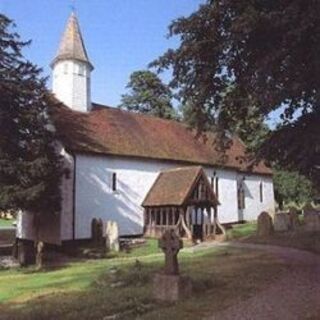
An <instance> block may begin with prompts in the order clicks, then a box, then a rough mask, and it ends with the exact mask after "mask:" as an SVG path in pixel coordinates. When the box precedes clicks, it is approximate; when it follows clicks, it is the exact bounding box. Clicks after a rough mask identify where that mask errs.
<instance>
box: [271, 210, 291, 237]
mask: <svg viewBox="0 0 320 320" xmlns="http://www.w3.org/2000/svg"><path fill="white" fill-rule="evenodd" d="M273 223H274V231H280V232H281V231H288V230H289V228H290V219H289V215H288V214H287V213H286V212H278V213H276V214H275V215H274V220H273Z"/></svg>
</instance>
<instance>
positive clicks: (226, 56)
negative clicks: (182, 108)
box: [151, 0, 320, 185]
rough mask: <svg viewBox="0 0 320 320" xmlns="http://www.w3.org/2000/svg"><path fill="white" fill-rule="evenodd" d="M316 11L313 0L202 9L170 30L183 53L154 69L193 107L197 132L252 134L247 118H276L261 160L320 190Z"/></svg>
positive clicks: (216, 2)
mask: <svg viewBox="0 0 320 320" xmlns="http://www.w3.org/2000/svg"><path fill="white" fill-rule="evenodd" d="M319 10H320V2H319V1H317V0H311V1H305V0H268V1H265V0H252V1H234V0H211V1H206V2H205V3H204V4H203V5H201V6H200V7H199V9H198V10H197V11H196V12H194V13H193V14H191V15H190V16H189V17H183V18H179V19H177V20H175V21H173V22H172V24H171V25H170V27H169V35H170V36H178V37H180V46H179V47H178V48H177V49H170V50H168V51H167V52H166V53H164V55H162V56H161V57H160V58H159V59H157V60H156V61H154V62H153V63H152V64H151V66H155V67H157V68H158V71H162V70H163V69H172V70H173V79H172V81H171V83H170V86H171V87H172V88H174V89H176V90H177V91H178V96H179V98H180V99H181V101H182V103H183V104H184V103H185V102H187V101H190V100H191V101H192V107H191V108H192V109H191V111H193V113H194V115H195V117H194V119H195V120H196V121H195V126H196V127H197V128H198V130H203V128H206V127H207V124H206V122H213V124H214V125H215V126H216V127H219V128H221V129H228V130H231V129H232V128H234V127H235V125H236V124H237V123H238V122H239V121H240V122H241V121H243V120H244V119H245V121H246V125H247V127H248V128H250V130H254V126H255V123H254V122H255V121H253V122H252V121H250V115H251V114H254V113H256V112H257V113H258V114H259V116H260V118H261V119H262V120H263V121H264V120H266V119H267V117H268V116H269V115H270V113H271V112H274V111H276V112H277V113H279V114H280V118H281V121H280V125H279V127H278V128H277V129H276V130H273V131H270V132H269V133H268V135H267V139H266V140H265V142H264V143H263V144H262V145H261V148H260V152H259V153H258V156H259V157H260V158H267V159H270V160H272V161H273V160H275V159H276V160H277V162H279V163H280V164H281V166H282V167H287V168H289V169H295V170H298V171H299V172H300V173H303V174H305V175H306V176H307V177H309V178H311V179H313V181H314V182H316V183H318V185H319V181H320V169H319V163H320V147H319V146H320V127H319V125H318V124H319V123H320V122H319V121H320V94H319V88H320V77H319V72H320V62H319V52H320V16H319V14H318V12H319ZM203 115H207V117H204V116H203ZM253 119H254V118H253ZM293 136H294V137H295V138H292V137H293ZM296 139H297V140H296ZM293 140H294V141H293Z"/></svg>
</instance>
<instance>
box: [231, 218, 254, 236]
mask: <svg viewBox="0 0 320 320" xmlns="http://www.w3.org/2000/svg"><path fill="white" fill-rule="evenodd" d="M256 232H257V223H256V222H255V221H254V222H247V223H243V224H235V225H233V226H232V228H231V229H229V230H227V236H228V240H236V239H240V238H244V237H249V236H252V235H254V234H255V233H256Z"/></svg>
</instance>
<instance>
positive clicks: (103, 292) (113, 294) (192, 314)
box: [0, 241, 284, 320]
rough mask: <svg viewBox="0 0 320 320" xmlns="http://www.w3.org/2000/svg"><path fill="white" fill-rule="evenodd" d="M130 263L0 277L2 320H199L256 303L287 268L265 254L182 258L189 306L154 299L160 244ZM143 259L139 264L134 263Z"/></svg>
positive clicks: (223, 251) (208, 253) (93, 263)
mask: <svg viewBox="0 0 320 320" xmlns="http://www.w3.org/2000/svg"><path fill="white" fill-rule="evenodd" d="M148 243H149V244H148V247H147V248H144V249H142V248H139V249H137V251H136V253H135V251H133V252H131V253H130V254H129V257H128V258H123V257H118V258H115V259H102V260H90V261H85V262H78V263H71V264H70V265H67V266H64V267H61V268H59V269H56V270H51V271H43V272H40V273H35V272H34V271H33V269H24V270H23V269H18V270H10V271H0V314H1V319H3V320H5V319H17V320H19V319H24V320H27V319H30V320H31V319H32V320H38V319H39V320H40V319H64V320H65V319H67V320H68V319H103V318H104V317H106V316H112V315H118V316H115V317H113V318H110V319H122V320H129V319H136V318H139V319H142V320H143V319H144V320H153V319H185V320H191V319H200V318H201V317H204V316H206V315H210V314H211V313H212V312H213V311H217V310H221V309H224V308H226V307H227V306H229V305H231V304H233V303H234V302H235V301H239V299H245V298H247V297H249V296H251V295H254V294H255V293H256V292H257V291H258V290H260V289H261V288H262V287H264V286H265V285H267V284H269V283H270V279H272V280H276V279H277V277H280V275H281V271H282V270H284V266H283V265H282V264H281V263H280V262H279V261H278V260H276V259H275V258H273V257H272V256H269V255H268V254H266V253H262V252H255V251H252V250H243V249H241V250H240V249H231V248H214V249H213V248H211V249H206V250H204V251H198V252H196V253H187V252H185V253H184V252H182V253H180V254H179V261H180V269H181V272H182V274H184V275H188V276H190V277H191V278H192V280H193V282H194V294H193V296H192V297H191V298H190V299H187V300H185V301H183V302H179V303H176V304H169V305H168V304H160V303H156V302H155V301H154V300H153V299H152V275H153V274H154V273H155V272H157V271H158V270H159V269H160V268H161V266H162V264H163V255H162V254H158V253H154V254H150V255H147V256H143V255H142V254H144V253H145V252H144V253H143V252H142V251H143V250H146V251H147V253H151V252H157V251H158V249H157V248H156V246H155V241H153V242H152V241H151V242H148ZM137 256H139V258H138V259H139V263H137V261H136V259H137Z"/></svg>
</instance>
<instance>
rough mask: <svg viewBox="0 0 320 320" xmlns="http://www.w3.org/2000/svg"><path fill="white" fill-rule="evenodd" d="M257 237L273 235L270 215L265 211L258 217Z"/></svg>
mask: <svg viewBox="0 0 320 320" xmlns="http://www.w3.org/2000/svg"><path fill="white" fill-rule="evenodd" d="M257 222H258V230H257V233H258V236H260V237H266V236H270V235H271V234H273V231H274V229H273V223H272V218H271V216H270V214H269V213H268V212H266V211H263V212H261V213H260V214H259V216H258V221H257Z"/></svg>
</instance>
